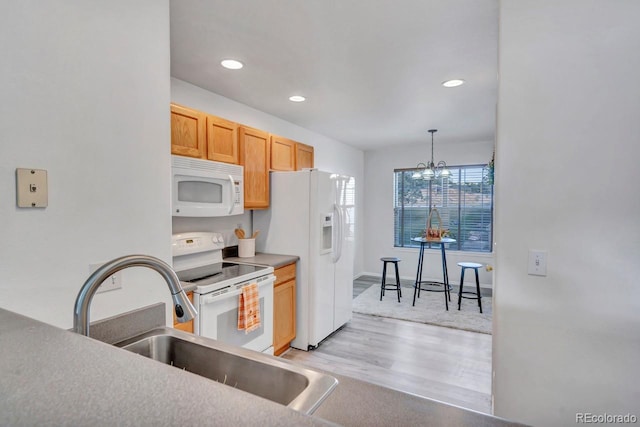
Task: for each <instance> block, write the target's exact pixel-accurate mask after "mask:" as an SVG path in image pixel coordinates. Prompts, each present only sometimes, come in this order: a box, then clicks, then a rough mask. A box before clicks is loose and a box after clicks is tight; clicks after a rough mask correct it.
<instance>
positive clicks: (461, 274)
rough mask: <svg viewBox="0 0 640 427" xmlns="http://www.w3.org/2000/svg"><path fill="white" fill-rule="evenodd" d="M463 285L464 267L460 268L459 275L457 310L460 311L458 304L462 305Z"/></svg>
mask: <svg viewBox="0 0 640 427" xmlns="http://www.w3.org/2000/svg"><path fill="white" fill-rule="evenodd" d="M463 283H464V267H462V273H460V289H459V290H458V310H460V304H462V286H463Z"/></svg>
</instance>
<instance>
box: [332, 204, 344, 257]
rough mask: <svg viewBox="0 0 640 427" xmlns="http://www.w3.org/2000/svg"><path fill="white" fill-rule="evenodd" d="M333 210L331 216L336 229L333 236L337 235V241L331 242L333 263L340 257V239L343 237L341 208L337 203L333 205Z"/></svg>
mask: <svg viewBox="0 0 640 427" xmlns="http://www.w3.org/2000/svg"><path fill="white" fill-rule="evenodd" d="M333 211H334V213H335V215H334V216H333V217H334V222H333V226H334V228H335V229H336V231H335V232H334V236H335V235H337V239H336V240H337V241H336V242H333V245H332V246H333V248H334V251H333V254H334V255H333V263H334V264H335V263H337V262H338V261H339V260H340V257H342V240H343V239H344V230H343V229H342V227H343V225H344V218H343V217H342V208H341V207H340V206H339V205H337V204H335V205H333ZM336 218H337V221H336Z"/></svg>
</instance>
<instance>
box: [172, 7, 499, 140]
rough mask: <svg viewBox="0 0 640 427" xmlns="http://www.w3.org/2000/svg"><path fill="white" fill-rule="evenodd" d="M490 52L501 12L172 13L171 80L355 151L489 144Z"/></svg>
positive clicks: (493, 62) (493, 57)
mask: <svg viewBox="0 0 640 427" xmlns="http://www.w3.org/2000/svg"><path fill="white" fill-rule="evenodd" d="M497 44H498V0H234V1H231V0H172V1H171V75H172V76H173V77H176V78H178V79H181V80H184V81H187V82H189V83H192V84H194V85H196V86H199V87H201V88H204V89H207V90H209V91H211V92H215V93H217V94H219V95H222V96H225V97H227V98H230V99H233V100H235V101H238V102H241V103H243V104H246V105H248V106H251V107H253V108H256V109H258V110H261V111H264V112H266V113H269V114H272V115H274V116H277V117H280V118H282V119H284V120H286V121H289V122H292V123H295V124H297V125H300V126H302V127H305V128H307V129H310V130H312V131H315V132H317V133H320V134H323V135H325V136H328V137H330V138H333V139H335V140H338V141H341V142H344V143H346V144H349V145H351V146H354V147H357V148H359V149H362V150H368V149H376V148H380V147H388V146H390V145H408V144H416V143H421V142H430V135H429V134H428V132H427V130H428V129H430V128H437V129H438V133H437V134H436V137H435V141H436V145H437V144H438V143H452V142H461V141H472V142H475V141H493V140H494V134H495V109H496V101H497V86H498V84H497V62H498V58H497V57H498V53H497V52H498V46H497ZM225 58H234V59H237V60H239V61H241V62H243V63H244V68H243V69H241V70H238V71H232V70H227V69H225V68H223V67H222V66H221V65H220V61H221V60H222V59H225ZM452 78H460V79H464V80H465V81H466V83H465V84H464V85H462V86H459V87H455V88H445V87H443V86H442V85H441V83H442V82H443V81H445V80H448V79H452ZM294 94H299V95H303V96H305V97H306V98H307V101H306V102H302V103H294V102H291V101H289V99H288V98H289V96H291V95H294ZM285 136H286V135H285Z"/></svg>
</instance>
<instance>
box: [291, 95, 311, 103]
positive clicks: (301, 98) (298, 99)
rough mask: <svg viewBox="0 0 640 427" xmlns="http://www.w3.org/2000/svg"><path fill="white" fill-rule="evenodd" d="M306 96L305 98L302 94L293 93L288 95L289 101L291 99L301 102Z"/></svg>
mask: <svg viewBox="0 0 640 427" xmlns="http://www.w3.org/2000/svg"><path fill="white" fill-rule="evenodd" d="M306 99H307V98H305V97H304V96H300V95H293V96H290V97H289V101H293V102H303V101H305V100H306Z"/></svg>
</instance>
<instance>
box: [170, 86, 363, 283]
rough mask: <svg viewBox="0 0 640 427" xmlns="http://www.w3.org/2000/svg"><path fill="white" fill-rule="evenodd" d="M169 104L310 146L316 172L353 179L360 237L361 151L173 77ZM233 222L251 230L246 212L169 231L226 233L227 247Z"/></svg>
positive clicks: (179, 222)
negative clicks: (325, 172)
mask: <svg viewBox="0 0 640 427" xmlns="http://www.w3.org/2000/svg"><path fill="white" fill-rule="evenodd" d="M171 101H173V102H175V103H177V104H181V105H184V106H187V107H191V108H195V109H198V110H201V111H205V112H207V113H209V114H213V115H216V116H219V117H222V118H225V119H228V120H231V121H234V122H237V123H241V124H244V125H247V126H251V127H254V128H257V129H262V130H264V131H267V132H270V133H274V134H277V135H281V136H284V137H286V138H290V139H293V140H295V141H299V142H302V143H304V144H308V145H311V146H313V148H314V162H315V165H314V166H315V167H316V168H317V169H320V170H326V171H329V172H335V173H341V174H345V175H350V176H353V177H355V179H356V191H357V194H356V204H357V207H356V220H357V224H358V225H357V233H358V235H359V236H362V235H363V234H364V233H363V232H362V230H363V219H364V216H363V210H362V209H360V208H359V207H360V206H362V205H363V201H364V192H365V190H364V179H363V177H364V153H363V152H362V151H360V150H357V149H355V148H353V147H350V146H348V145H346V144H343V143H341V142H339V141H336V140H333V139H331V138H328V137H326V136H323V135H320V134H318V133H315V132H312V131H310V130H308V129H305V128H302V127H300V126H297V125H294V124H293V123H290V122H287V121H285V120H282V119H280V118H278V117H275V116H272V115H270V114H267V113H264V112H262V111H259V110H256V109H254V108H251V107H248V106H247V105H244V104H240V103H238V102H236V101H233V100H231V99H229V98H225V97H223V96H220V95H218V94H215V93H213V92H209V91H207V90H204V89H202V88H199V87H197V86H194V85H192V84H190V83H187V82H184V81H182V80H179V79H176V78H172V79H171ZM237 223H241V224H243V226H244V227H245V228H246V229H251V215H250V213H248V212H246V213H245V214H244V215H235V216H233V217H226V218H174V219H173V228H174V231H175V232H184V231H194V230H197V231H213V230H215V231H226V233H225V239H227V238H229V241H228V243H227V245H234V244H237V239H236V238H235V237H233V235H232V234H231V231H232V230H233V228H234V227H235V226H236V224H237ZM227 236H228V237H227ZM362 269H363V250H362V239H359V244H357V247H356V256H355V261H354V273H356V274H358V273H359V272H361V271H362Z"/></svg>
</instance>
